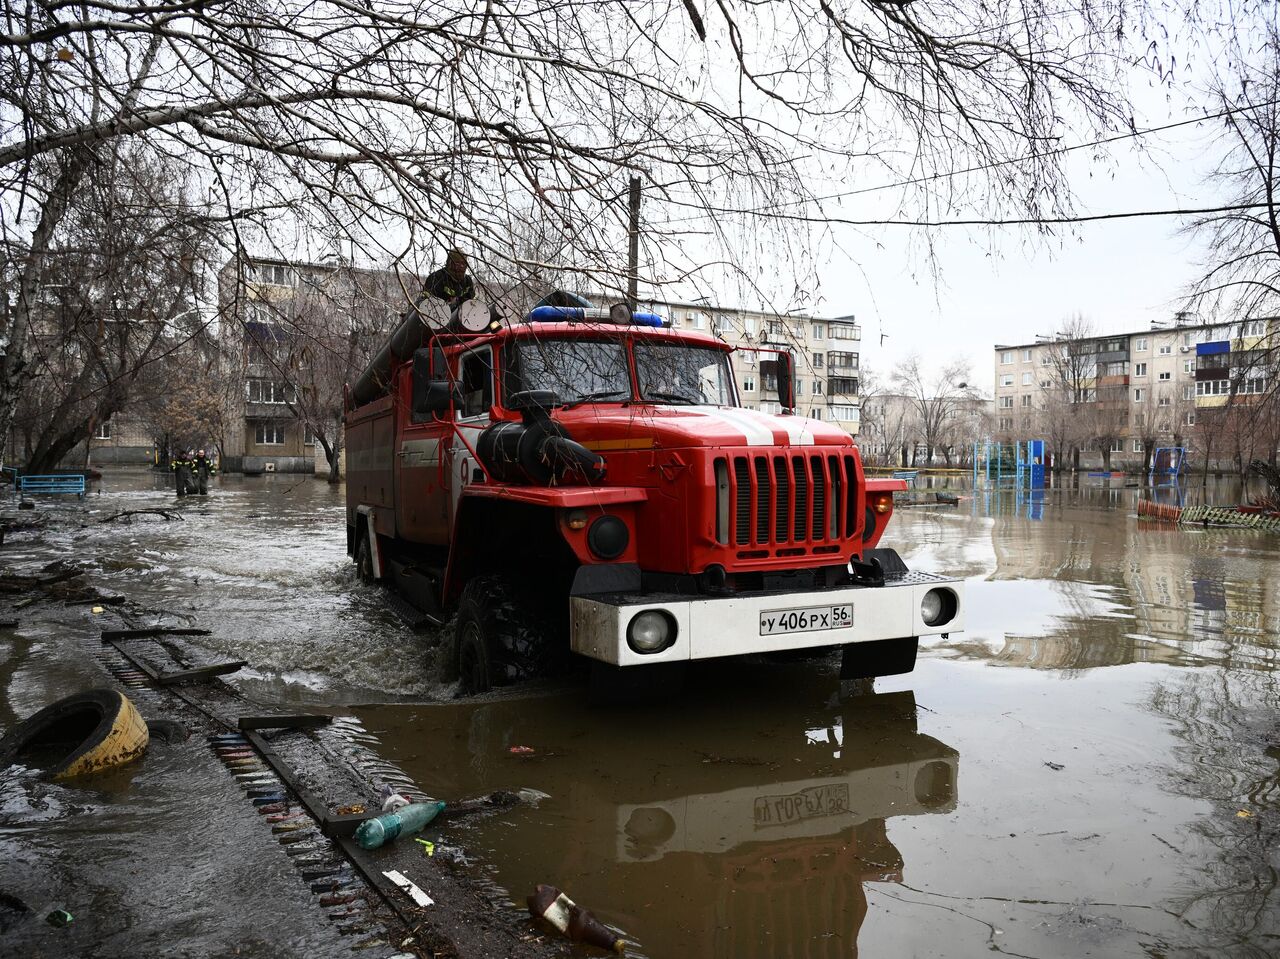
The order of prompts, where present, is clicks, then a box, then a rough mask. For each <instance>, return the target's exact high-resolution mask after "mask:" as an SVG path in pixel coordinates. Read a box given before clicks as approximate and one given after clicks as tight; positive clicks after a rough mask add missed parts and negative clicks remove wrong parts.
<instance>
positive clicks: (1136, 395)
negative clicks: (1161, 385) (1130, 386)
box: [1133, 390, 1147, 403]
mask: <svg viewBox="0 0 1280 959" xmlns="http://www.w3.org/2000/svg"><path fill="white" fill-rule="evenodd" d="M1146 395H1147V391H1146V390H1134V391H1133V401H1134V402H1135V403H1141V402H1142V401H1143V399H1144V398H1145V397H1146Z"/></svg>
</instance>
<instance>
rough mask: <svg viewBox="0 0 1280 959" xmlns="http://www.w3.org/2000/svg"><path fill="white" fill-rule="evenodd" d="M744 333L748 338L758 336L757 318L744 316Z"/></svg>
mask: <svg viewBox="0 0 1280 959" xmlns="http://www.w3.org/2000/svg"><path fill="white" fill-rule="evenodd" d="M742 332H743V333H745V334H747V336H755V335H756V318H755V317H754V316H744V317H743V318H742Z"/></svg>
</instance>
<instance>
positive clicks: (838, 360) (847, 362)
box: [827, 353, 858, 370]
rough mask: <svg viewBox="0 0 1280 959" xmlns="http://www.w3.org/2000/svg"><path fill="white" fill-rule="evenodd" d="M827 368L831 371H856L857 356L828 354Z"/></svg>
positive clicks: (853, 354) (855, 354)
mask: <svg viewBox="0 0 1280 959" xmlns="http://www.w3.org/2000/svg"><path fill="white" fill-rule="evenodd" d="M827 368H828V369H832V370H856V369H857V368H858V354H857V353H828V354H827Z"/></svg>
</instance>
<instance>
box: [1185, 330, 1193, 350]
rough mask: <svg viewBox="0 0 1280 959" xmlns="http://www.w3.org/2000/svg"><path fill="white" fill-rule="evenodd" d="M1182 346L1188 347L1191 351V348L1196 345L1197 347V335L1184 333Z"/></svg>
mask: <svg viewBox="0 0 1280 959" xmlns="http://www.w3.org/2000/svg"><path fill="white" fill-rule="evenodd" d="M1182 345H1183V346H1185V347H1187V348H1188V349H1189V348H1191V347H1193V346H1195V345H1196V334H1195V333H1183V334H1182Z"/></svg>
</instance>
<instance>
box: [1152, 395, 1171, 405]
mask: <svg viewBox="0 0 1280 959" xmlns="http://www.w3.org/2000/svg"><path fill="white" fill-rule="evenodd" d="M1171 402H1172V400H1170V399H1169V397H1167V396H1162V397H1160V401H1159V402H1158V403H1157V404H1156V405H1157V406H1168V405H1169V404H1170V403H1171Z"/></svg>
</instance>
